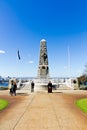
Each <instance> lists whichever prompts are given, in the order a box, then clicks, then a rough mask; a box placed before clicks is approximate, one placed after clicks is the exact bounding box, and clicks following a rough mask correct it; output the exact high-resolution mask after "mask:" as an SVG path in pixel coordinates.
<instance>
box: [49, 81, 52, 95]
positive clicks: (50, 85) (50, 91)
mask: <svg viewBox="0 0 87 130" xmlns="http://www.w3.org/2000/svg"><path fill="white" fill-rule="evenodd" d="M48 93H52V83H51V81H49V83H48Z"/></svg>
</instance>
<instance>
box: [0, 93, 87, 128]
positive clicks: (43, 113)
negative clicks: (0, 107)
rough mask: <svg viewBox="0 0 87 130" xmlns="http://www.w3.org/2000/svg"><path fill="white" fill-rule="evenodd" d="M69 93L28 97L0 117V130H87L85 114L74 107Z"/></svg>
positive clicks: (0, 114)
mask: <svg viewBox="0 0 87 130" xmlns="http://www.w3.org/2000/svg"><path fill="white" fill-rule="evenodd" d="M67 92H68V91H67ZM67 92H65V93H64V92H58V93H55V92H54V93H47V92H40V93H31V94H29V95H27V96H25V97H24V99H23V101H21V102H20V103H19V104H17V105H15V106H14V107H11V108H10V109H7V110H4V111H3V112H4V114H3V112H0V116H1V117H2V115H4V117H2V118H0V130H87V116H86V114H84V113H83V112H81V111H80V110H79V109H78V108H77V107H76V106H75V104H74V102H73V101H74V100H73V98H74V96H73V94H72V92H71V91H70V93H69V92H68V93H67ZM86 94H87V92H86ZM74 95H76V93H75V94H74ZM79 95H80V92H79ZM8 96H9V95H8ZM18 96H19V95H17V96H16V97H12V98H18ZM22 96H23V95H22Z"/></svg>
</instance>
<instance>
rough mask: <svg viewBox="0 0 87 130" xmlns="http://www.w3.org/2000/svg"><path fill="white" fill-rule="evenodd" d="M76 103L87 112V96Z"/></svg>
mask: <svg viewBox="0 0 87 130" xmlns="http://www.w3.org/2000/svg"><path fill="white" fill-rule="evenodd" d="M76 105H77V106H78V107H79V108H80V109H81V110H82V111H83V112H85V113H87V98H82V99H79V100H77V101H76Z"/></svg>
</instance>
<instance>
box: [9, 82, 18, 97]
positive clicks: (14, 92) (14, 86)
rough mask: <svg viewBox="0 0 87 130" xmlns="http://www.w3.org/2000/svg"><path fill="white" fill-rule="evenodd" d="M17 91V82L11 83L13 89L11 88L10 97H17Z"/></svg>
mask: <svg viewBox="0 0 87 130" xmlns="http://www.w3.org/2000/svg"><path fill="white" fill-rule="evenodd" d="M16 90H17V85H16V82H15V81H13V80H12V81H11V88H10V95H11V96H13V95H14V96H16Z"/></svg>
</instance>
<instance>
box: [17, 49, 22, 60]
mask: <svg viewBox="0 0 87 130" xmlns="http://www.w3.org/2000/svg"><path fill="white" fill-rule="evenodd" d="M18 59H19V60H20V59H21V57H20V53H19V50H18Z"/></svg>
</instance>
